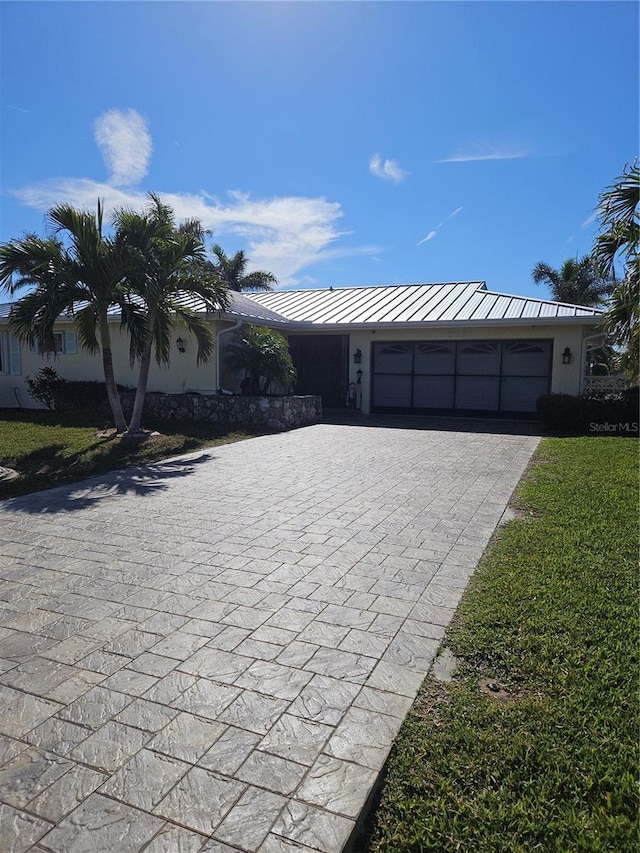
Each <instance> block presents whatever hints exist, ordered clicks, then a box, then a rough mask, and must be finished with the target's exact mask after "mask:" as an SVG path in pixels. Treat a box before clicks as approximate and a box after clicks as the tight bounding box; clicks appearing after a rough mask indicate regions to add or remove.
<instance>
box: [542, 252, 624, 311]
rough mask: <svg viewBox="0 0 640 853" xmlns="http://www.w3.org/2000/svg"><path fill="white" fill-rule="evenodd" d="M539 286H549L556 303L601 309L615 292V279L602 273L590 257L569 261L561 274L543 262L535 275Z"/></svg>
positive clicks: (563, 265) (561, 269)
mask: <svg viewBox="0 0 640 853" xmlns="http://www.w3.org/2000/svg"><path fill="white" fill-rule="evenodd" d="M531 277H532V278H533V280H534V282H535V283H536V284H546V285H547V286H548V287H549V289H550V290H551V293H552V296H553V299H554V301H555V302H569V303H571V304H573V305H600V304H602V302H604V300H605V298H606V297H607V296H609V295H610V294H611V292H612V290H613V286H614V280H613V278H612V276H611V275H601V274H600V273H598V271H597V269H596V266H595V264H594V262H593V259H592V258H591V257H590V256H589V255H585V256H584V257H583V258H580V259H579V260H578V258H575V259H574V258H568V260H566V261H565V262H564V263H563V264H562V266H561V267H560V269H559V270H556V269H554V268H553V267H551V266H549V264H545V263H544V262H542V261H540V262H539V263H537V264H536V265H535V267H534V268H533V271H532V273H531Z"/></svg>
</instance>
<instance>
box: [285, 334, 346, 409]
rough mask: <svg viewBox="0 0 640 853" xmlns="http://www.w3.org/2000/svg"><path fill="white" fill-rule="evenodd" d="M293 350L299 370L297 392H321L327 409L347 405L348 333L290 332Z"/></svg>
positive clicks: (292, 354) (295, 363)
mask: <svg viewBox="0 0 640 853" xmlns="http://www.w3.org/2000/svg"><path fill="white" fill-rule="evenodd" d="M288 340H289V350H290V351H291V357H292V359H293V364H294V366H295V368H296V371H297V373H298V379H297V382H296V388H295V393H296V394H319V395H320V396H321V397H322V405H323V406H324V408H327V409H341V408H345V407H346V405H347V385H348V381H349V336H348V335H289V338H288Z"/></svg>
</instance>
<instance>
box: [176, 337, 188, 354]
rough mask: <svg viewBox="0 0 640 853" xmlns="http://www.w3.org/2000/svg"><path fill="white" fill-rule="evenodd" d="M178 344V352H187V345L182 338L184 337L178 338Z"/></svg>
mask: <svg viewBox="0 0 640 853" xmlns="http://www.w3.org/2000/svg"><path fill="white" fill-rule="evenodd" d="M176 346H177V347H178V352H185V351H186V347H185V345H184V341H183V340H182V338H178V340H177V341H176Z"/></svg>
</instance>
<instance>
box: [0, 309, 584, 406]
mask: <svg viewBox="0 0 640 853" xmlns="http://www.w3.org/2000/svg"><path fill="white" fill-rule="evenodd" d="M212 324H213V326H214V330H215V331H216V332H220V331H227V330H228V332H229V334H223V335H222V336H221V338H220V345H221V350H222V351H221V354H220V360H219V368H220V376H219V384H220V386H221V387H223V388H225V389H228V390H230V391H233V392H235V393H238V392H239V381H240V379H241V377H239V376H238V375H237V374H234V373H233V372H232V371H230V370H229V369H228V368H227V367H226V365H225V362H224V348H225V347H226V346H227V344H228V343H230V342H231V340H232V336H233V332H232V330H233V328H234V323H232V322H230V321H226V322H224V321H218V320H212ZM595 328H596V327H595V326H590V325H582V324H571V323H567V324H557V325H556V324H554V323H549V324H535V325H522V326H507V325H505V326H500V325H488V326H478V327H475V326H474V327H473V328H471V327H451V326H450V327H442V326H441V327H434V328H429V329H426V328H422V329H420V328H417V329H416V328H403V329H383V328H379V329H375V330H366V331H357V330H353V331H350V332H349V330H348V327H347V328H345V329H343V330H340V333H341V334H345V333H347V332H349V355H348V361H349V364H348V371H349V382H353V383H356V371H357V370H358V368H361V369H362V372H363V375H362V383H361V400H360V403H361V409H362V411H363V412H364V413H368V412H369V411H370V407H371V374H372V369H371V352H372V343H373V342H375V341H417V340H423V341H429V340H517V339H530V338H546V339H552V340H553V363H552V372H551V391H552V392H553V393H565V394H578V393H580V391H581V390H582V389H581V382H582V373H583V369H582V368H583V357H582V356H583V353H582V350H583V341H584V338H585V337H586V336H588V335H590V334H593V332H594V330H595ZM56 329H57V330H59V331H62V332H71V333H72V332H73V331H74V326H73V324H72V323H71V322H64V321H61V322H60V323H58V324H57V325H56ZM282 331H285V330H282ZM292 333H293V332H292ZM312 333H313V334H332V333H333V334H336V333H337V332H334V331H333V330H332V331H326V332H323V331H322V329H321V328H318V329H313V330H312ZM2 334H4V335H5V350H4V352H5V357H4V363H3V367H4V370H3V372H0V407H15V406H16V405H22V406H24V407H26V408H35V407H37V406H38V404H37V403H35V401H34V400H33V399H32V398H31V397H30V396H29V393H28V391H27V388H26V384H25V378H26V377H27V376H34V375H35V374H36V373H37V372H38V370H39V369H40V368H41V367H43V366H45V365H47V364H48V365H51V366H52V367H54V368H55V369H56V371H57V372H58V373H59V374H60V375H61V376H63V377H64V378H66V379H70V380H97V381H102V380H103V372H102V361H101V357H100V355H91V354H89V353H88V352H87V351H86V350H82V349H81V348H80V347H79V345H78V346H77V347H76V352H75V353H72V352H67V353H61V354H59V355H58V356H57V357H53V356H50V357H48V358H46V357H43V356H40V355H39V354H38V353H37V352H35V351H33V350H30V349H29V347H27V346H25V345H24V344H22V345H20V346H19V347H17V348H16V345H15V342H14V343H13V345H12V344H11V342H10V341H9V338H10V336H9V335H8V332H7V326H6V324H2ZM178 337H181V338H182V339H183V341H184V342H185V348H186V351H185V353H184V354H182V353H179V352H178V350H177V348H176V345H175V341H176V340H177V338H178ZM172 341H173V343H172V351H171V361H170V364H169V365H168V366H165V367H161V366H158V365H157V364H156V363H155V362H153V363H152V366H151V370H150V375H149V385H148V390H149V391H150V392H154V391H161V392H164V393H169V394H182V393H185V392H188V391H198V392H200V393H209V394H211V393H214V392H215V391H216V390H217V386H218V383H217V380H216V359H215V357H214V358H212V359H211V360H210V361H209V362H208V363H206V364H201V365H198V364H197V363H196V343H195V340H194V339H193V338H191V337H190V336H189V334H188V333H187V331H186V329H185V328H184V327H180V326H177V327H176V328H175V329H174V332H173V334H172ZM565 347H569V348H570V350H571V353H572V359H571V363H570V364H568V365H565V364H562V352H563V350H564V349H565ZM112 349H113V357H114V368H115V374H116V380H117V381H118V383H119V384H121V385H128V386H131V387H135V385H136V382H137V365H135V366H134V368H133V370H132V369H131V367H130V365H129V355H128V352H129V341H128V336H127V335H126V333H124V332H122V331H121V330H120V328H119V324H118V323H115V322H114V323H113V324H112ZM357 349H360V350H361V352H362V362H361V363H360V364H355V363H354V361H353V355H354V353H355V351H356V350H357ZM16 351H17V356H16ZM9 355H12V358H11V359H10V358H9ZM16 365H17V367H18V368H19V372H17V371H16V370H15V368H16ZM16 395H17V396H16Z"/></svg>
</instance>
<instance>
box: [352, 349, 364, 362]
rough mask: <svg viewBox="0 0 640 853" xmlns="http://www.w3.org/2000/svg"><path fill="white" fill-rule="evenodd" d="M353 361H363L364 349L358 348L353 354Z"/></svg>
mask: <svg viewBox="0 0 640 853" xmlns="http://www.w3.org/2000/svg"><path fill="white" fill-rule="evenodd" d="M353 363H354V364H361V363H362V350H361V349H357V350H356V351H355V352H354V354H353Z"/></svg>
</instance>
